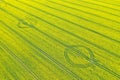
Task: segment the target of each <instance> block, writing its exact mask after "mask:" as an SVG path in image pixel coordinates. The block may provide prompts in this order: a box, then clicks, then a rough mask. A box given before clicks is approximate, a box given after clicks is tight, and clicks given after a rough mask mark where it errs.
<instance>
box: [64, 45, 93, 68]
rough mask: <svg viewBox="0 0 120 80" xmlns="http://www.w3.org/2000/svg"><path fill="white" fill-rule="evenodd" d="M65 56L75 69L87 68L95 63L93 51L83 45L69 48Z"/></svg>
mask: <svg viewBox="0 0 120 80" xmlns="http://www.w3.org/2000/svg"><path fill="white" fill-rule="evenodd" d="M64 56H65V59H66V60H67V62H69V63H70V64H71V65H72V66H75V67H81V68H87V67H90V66H91V65H92V64H93V62H94V55H93V52H92V50H91V49H89V48H88V47H85V46H82V45H74V46H68V47H67V48H66V49H65V52H64Z"/></svg>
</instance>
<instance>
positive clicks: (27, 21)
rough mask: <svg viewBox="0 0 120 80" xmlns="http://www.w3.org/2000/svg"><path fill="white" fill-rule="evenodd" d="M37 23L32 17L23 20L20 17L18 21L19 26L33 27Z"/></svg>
mask: <svg viewBox="0 0 120 80" xmlns="http://www.w3.org/2000/svg"><path fill="white" fill-rule="evenodd" d="M36 24H37V21H36V20H35V19H33V18H29V17H26V18H25V19H24V20H23V19H21V20H19V22H18V27H19V28H33V27H34V25H36Z"/></svg>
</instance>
